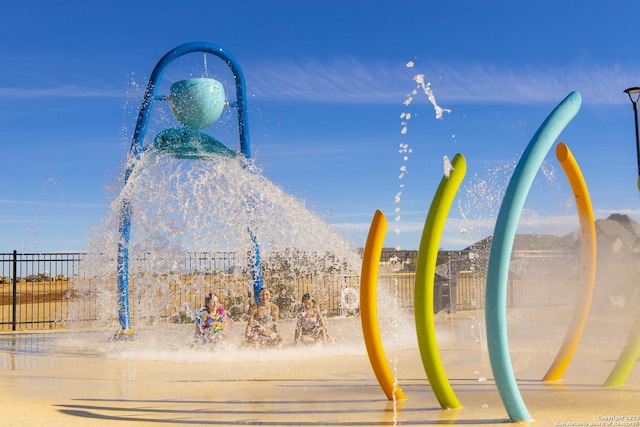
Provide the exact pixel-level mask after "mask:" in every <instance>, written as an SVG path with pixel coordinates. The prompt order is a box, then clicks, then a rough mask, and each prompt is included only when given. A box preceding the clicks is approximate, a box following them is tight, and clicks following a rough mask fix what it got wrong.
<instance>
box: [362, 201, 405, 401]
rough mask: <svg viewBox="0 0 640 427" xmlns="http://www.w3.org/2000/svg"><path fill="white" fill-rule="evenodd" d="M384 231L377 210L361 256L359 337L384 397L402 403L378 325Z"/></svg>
mask: <svg viewBox="0 0 640 427" xmlns="http://www.w3.org/2000/svg"><path fill="white" fill-rule="evenodd" d="M387 228H388V226H387V219H386V218H385V216H384V214H383V213H382V212H381V211H379V210H376V212H375V214H374V216H373V220H372V221H371V227H370V228H369V235H368V236H367V244H366V245H365V247H364V255H363V257H362V272H361V274H360V319H361V320H362V335H363V336H364V343H365V346H366V347H367V355H368V356H369V361H370V362H371V367H372V368H373V372H374V373H375V374H376V378H377V379H378V383H379V384H380V386H381V387H382V390H383V391H384V394H386V395H387V398H388V399H389V400H405V399H406V398H407V396H405V394H404V392H403V391H402V389H401V388H400V386H399V385H398V381H397V380H396V378H395V377H394V375H393V371H392V370H391V367H390V366H389V362H388V361H387V357H386V356H385V353H384V348H383V347H382V338H381V336H380V324H379V322H378V304H377V303H378V298H377V287H378V267H379V265H380V255H381V254H382V245H383V244H384V236H385V234H387Z"/></svg>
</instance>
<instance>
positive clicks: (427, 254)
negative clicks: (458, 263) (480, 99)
mask: <svg viewBox="0 0 640 427" xmlns="http://www.w3.org/2000/svg"><path fill="white" fill-rule="evenodd" d="M451 166H453V170H452V171H451V173H450V174H449V177H448V178H447V177H443V178H442V180H441V181H440V185H439V186H438V190H437V191H436V194H435V196H433V201H432V202H431V207H430V208H429V214H428V215H427V220H426V222H425V225H424V229H423V230H422V238H421V240H420V248H419V250H418V261H417V265H416V285H415V295H414V297H415V298H414V305H415V319H416V334H417V335H418V347H419V349H420V356H421V357H422V365H423V366H424V370H425V372H426V374H427V378H429V384H430V385H431V388H432V389H433V392H434V394H435V395H436V398H437V399H438V402H440V406H442V407H443V408H446V409H453V408H461V407H462V404H460V401H459V400H458V398H457V397H456V394H455V393H454V391H453V389H452V388H451V385H450V384H449V380H448V379H447V374H446V373H445V371H444V367H443V366H442V360H441V359H440V352H439V350H438V341H437V340H436V326H435V318H434V314H433V287H434V278H435V274H436V262H437V260H438V250H439V248H440V238H441V237H442V232H443V230H444V224H445V222H446V220H447V215H448V213H449V209H450V208H451V204H452V203H453V199H454V198H455V196H456V192H457V191H458V188H459V187H460V183H461V182H462V180H463V179H464V175H465V173H466V171H467V163H466V161H465V159H464V157H463V156H462V154H456V155H455V157H454V158H453V160H452V161H451Z"/></svg>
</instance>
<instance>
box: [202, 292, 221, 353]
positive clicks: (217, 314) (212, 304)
mask: <svg viewBox="0 0 640 427" xmlns="http://www.w3.org/2000/svg"><path fill="white" fill-rule="evenodd" d="M204 305H205V306H204V308H202V309H201V310H200V312H199V313H198V316H197V317H196V338H197V339H200V340H202V341H203V342H207V343H213V342H219V341H221V340H224V339H226V337H227V336H226V328H227V326H228V316H227V311H226V310H225V309H224V308H222V307H221V306H220V300H219V299H218V295H216V294H208V295H207V296H206V297H205V299H204Z"/></svg>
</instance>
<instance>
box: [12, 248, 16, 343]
mask: <svg viewBox="0 0 640 427" xmlns="http://www.w3.org/2000/svg"><path fill="white" fill-rule="evenodd" d="M17 273H18V251H16V250H15V249H14V250H13V277H12V280H11V281H12V283H11V284H12V285H13V298H12V304H13V306H12V308H11V330H12V331H15V330H16V325H17V323H18V319H17V310H16V307H17V305H18V281H17V280H16V275H17Z"/></svg>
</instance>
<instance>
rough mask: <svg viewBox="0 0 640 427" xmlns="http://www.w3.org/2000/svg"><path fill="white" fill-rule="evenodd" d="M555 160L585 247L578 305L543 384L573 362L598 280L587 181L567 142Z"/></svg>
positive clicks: (594, 237) (593, 221) (558, 375)
mask: <svg viewBox="0 0 640 427" xmlns="http://www.w3.org/2000/svg"><path fill="white" fill-rule="evenodd" d="M556 157H557V158H558V161H559V162H560V164H561V165H562V168H563V169H564V173H565V174H566V175H567V179H568V180H569V183H570V184H571V189H572V190H573V195H574V197H575V200H576V207H577V208H578V218H579V219H580V242H581V245H582V257H581V264H582V270H581V280H582V292H581V293H580V295H579V297H578V301H577V302H576V308H575V310H574V312H573V319H572V320H571V324H570V325H569V329H568V330H567V335H566V336H565V339H564V342H563V343H562V346H561V347H560V350H559V351H558V355H557V356H556V358H555V360H554V361H553V363H552V364H551V367H549V370H548V371H547V373H546V374H545V376H544V377H543V378H542V381H557V380H560V379H561V378H562V375H563V374H564V372H565V370H566V369H567V367H568V366H569V363H571V359H572V358H573V355H574V353H575V351H576V348H577V347H578V344H579V343H580V338H582V332H583V331H584V327H585V325H586V323H587V317H588V316H589V310H590V309H591V299H592V298H593V288H594V286H595V281H596V223H595V219H594V216H593V207H592V205H591V198H590V197H589V190H588V189H587V184H586V183H585V181H584V177H583V176H582V172H581V171H580V167H579V166H578V163H577V162H576V159H575V158H574V157H573V154H572V153H571V150H569V147H567V145H566V144H565V143H563V142H560V143H558V145H557V146H556Z"/></svg>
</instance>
